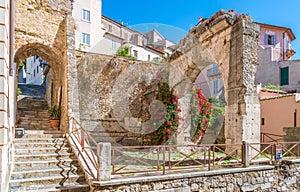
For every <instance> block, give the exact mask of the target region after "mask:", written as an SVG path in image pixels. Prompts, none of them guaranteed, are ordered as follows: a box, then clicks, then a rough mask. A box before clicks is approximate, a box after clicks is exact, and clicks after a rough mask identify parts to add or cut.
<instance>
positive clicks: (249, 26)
mask: <svg viewBox="0 0 300 192" xmlns="http://www.w3.org/2000/svg"><path fill="white" fill-rule="evenodd" d="M258 35H259V26H258V25H257V24H255V23H252V21H251V18H250V17H249V16H245V15H241V16H240V17H239V18H238V20H237V22H236V23H235V24H234V25H233V26H232V32H231V40H230V41H231V42H230V43H231V45H230V65H229V76H228V77H229V78H228V80H227V81H228V82H227V86H228V88H227V91H226V100H227V106H226V114H225V139H226V144H234V143H242V141H246V142H258V143H259V142H260V104H259V100H258V97H257V93H256V87H255V84H254V79H255V73H256V68H257V66H258ZM250 154H251V153H250Z"/></svg>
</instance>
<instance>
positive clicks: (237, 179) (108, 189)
mask: <svg viewBox="0 0 300 192" xmlns="http://www.w3.org/2000/svg"><path fill="white" fill-rule="evenodd" d="M299 168H300V164H299V162H298V163H291V162H286V163H283V164H282V165H281V166H280V167H278V168H275V167H273V166H257V167H250V168H235V169H226V170H215V171H211V172H202V173H201V172H199V173H196V172H191V173H188V174H184V173H183V174H174V175H172V174H171V175H167V176H153V177H144V178H129V179H123V180H124V182H121V181H120V180H119V181H117V180H115V181H110V182H95V183H94V186H95V190H94V191H97V192H117V191H127V192H146V191H147V192H148V191H151V192H154V191H156V192H158V191H159V192H177V191H182V192H190V191H200V192H206V191H216V192H226V191H255V192H259V191H264V192H267V191H299V190H300V172H299V171H298V170H299Z"/></svg>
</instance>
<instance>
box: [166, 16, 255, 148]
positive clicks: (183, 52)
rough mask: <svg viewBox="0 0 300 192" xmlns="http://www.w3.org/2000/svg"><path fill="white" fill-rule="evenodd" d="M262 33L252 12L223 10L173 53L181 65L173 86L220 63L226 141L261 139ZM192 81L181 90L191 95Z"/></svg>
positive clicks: (173, 59)
mask: <svg viewBox="0 0 300 192" xmlns="http://www.w3.org/2000/svg"><path fill="white" fill-rule="evenodd" d="M258 35H259V26H258V25H256V24H255V23H253V22H252V20H251V18H250V17H249V16H247V15H239V14H237V13H234V12H227V11H219V12H218V13H216V14H215V15H213V16H212V17H211V18H209V19H207V20H205V21H204V22H203V23H201V24H200V25H198V26H196V27H195V28H194V29H192V30H191V31H190V32H189V35H188V36H187V37H186V38H185V39H183V40H182V41H181V42H180V44H179V46H178V48H177V50H176V51H175V53H174V54H173V55H172V56H171V64H172V65H173V66H174V67H175V68H176V69H177V70H174V71H175V72H172V71H171V74H170V84H171V86H172V85H175V84H177V83H178V82H180V81H189V82H194V81H195V80H196V78H197V76H198V75H199V73H200V72H201V70H203V69H204V68H205V67H206V66H208V65H210V64H212V63H216V64H217V65H218V67H219V69H220V72H221V74H222V76H223V80H224V88H225V99H226V103H227V104H226V111H225V139H226V144H234V143H241V142H242V141H248V142H259V133H260V123H259V119H260V114H259V111H260V106H259V102H258V98H257V94H256V91H255V90H256V88H255V85H254V78H255V72H256V68H257V65H258ZM178 71H180V72H178ZM180 73H181V75H180ZM189 84H190V83H186V84H183V86H181V87H179V89H177V91H178V92H181V95H188V92H187V91H190V90H189V88H188V86H189ZM186 85H187V86H186ZM187 103H188V102H187ZM186 127H189V126H188V125H185V126H184V127H181V130H182V129H185V128H186Z"/></svg>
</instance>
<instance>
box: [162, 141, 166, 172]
mask: <svg viewBox="0 0 300 192" xmlns="http://www.w3.org/2000/svg"><path fill="white" fill-rule="evenodd" d="M162 148H163V175H165V174H166V147H165V146H163V147H162Z"/></svg>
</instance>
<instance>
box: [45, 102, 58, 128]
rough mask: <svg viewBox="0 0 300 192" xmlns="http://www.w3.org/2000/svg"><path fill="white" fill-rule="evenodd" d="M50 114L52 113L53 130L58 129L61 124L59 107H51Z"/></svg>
mask: <svg viewBox="0 0 300 192" xmlns="http://www.w3.org/2000/svg"><path fill="white" fill-rule="evenodd" d="M48 112H49V113H50V120H49V121H50V126H51V127H52V128H58V127H59V123H60V115H61V111H60V108H59V107H58V106H57V105H52V106H51V107H49V109H48Z"/></svg>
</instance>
